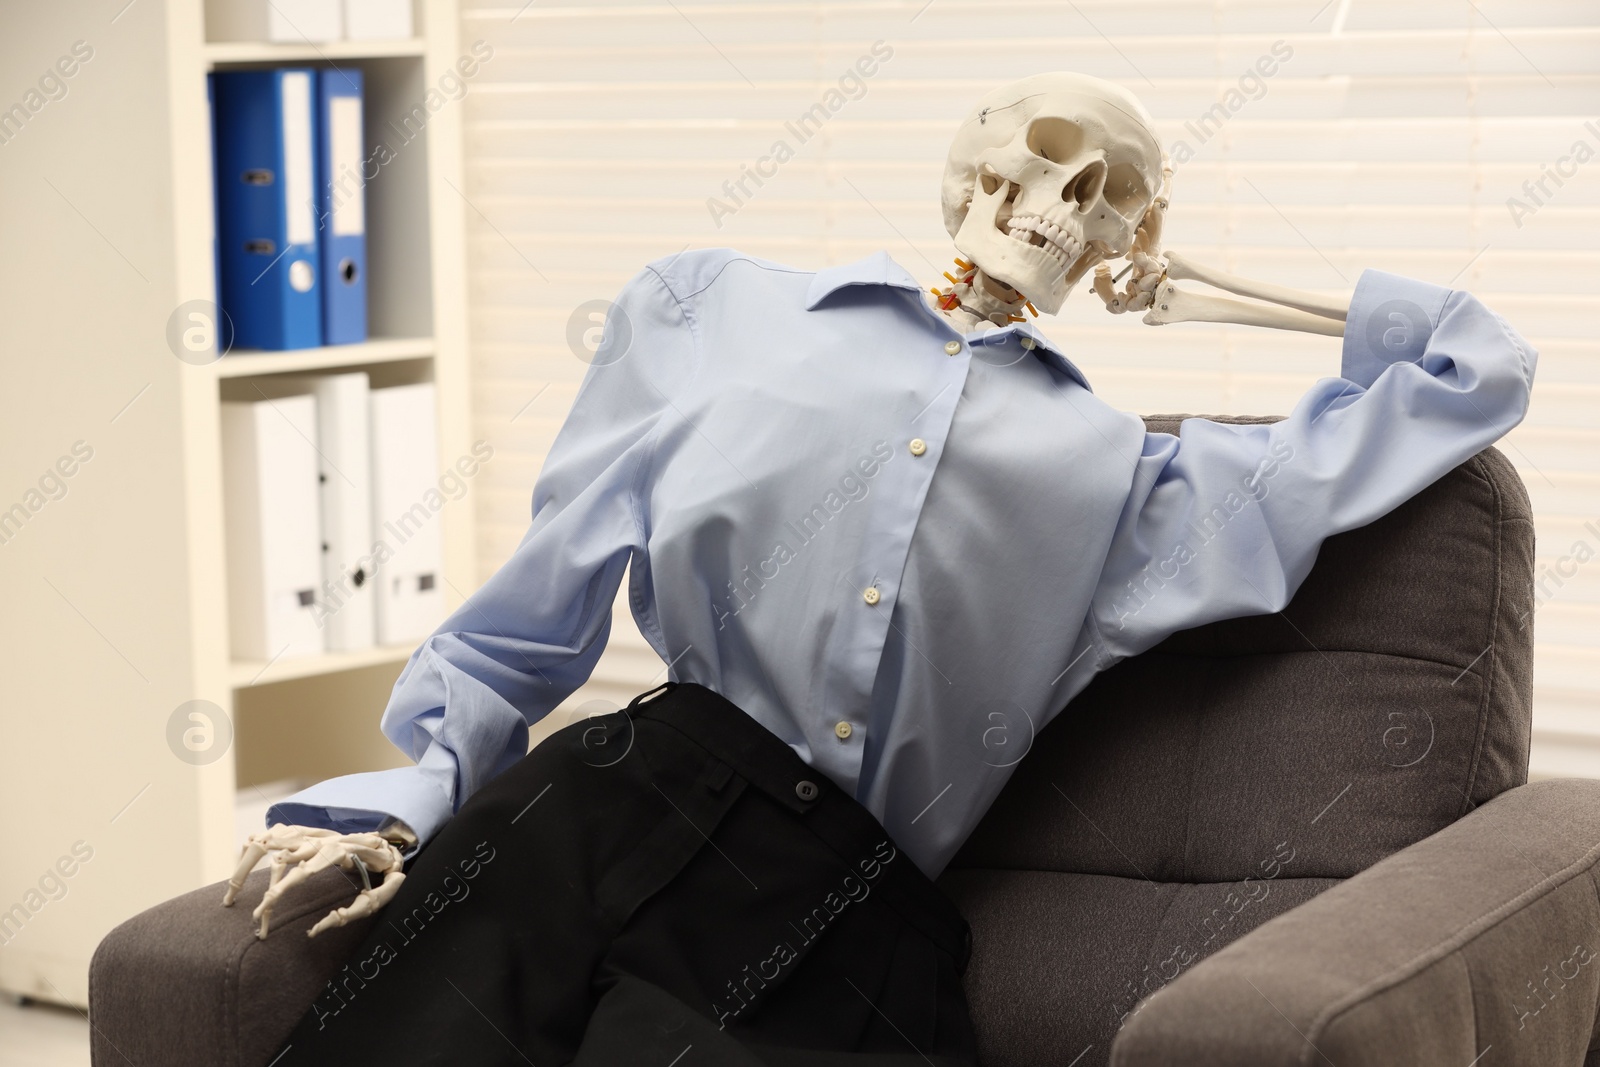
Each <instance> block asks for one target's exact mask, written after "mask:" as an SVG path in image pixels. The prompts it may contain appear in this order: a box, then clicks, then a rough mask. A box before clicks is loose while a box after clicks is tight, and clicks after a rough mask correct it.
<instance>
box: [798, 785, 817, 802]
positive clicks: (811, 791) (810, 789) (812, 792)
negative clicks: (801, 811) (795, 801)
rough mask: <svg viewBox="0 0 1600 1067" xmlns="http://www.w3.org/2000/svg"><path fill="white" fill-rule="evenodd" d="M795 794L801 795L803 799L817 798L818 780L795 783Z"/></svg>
mask: <svg viewBox="0 0 1600 1067" xmlns="http://www.w3.org/2000/svg"><path fill="white" fill-rule="evenodd" d="M794 795H795V796H797V797H799V798H800V799H801V800H815V799H817V783H816V782H799V783H797V784H796V785H795V787H794Z"/></svg>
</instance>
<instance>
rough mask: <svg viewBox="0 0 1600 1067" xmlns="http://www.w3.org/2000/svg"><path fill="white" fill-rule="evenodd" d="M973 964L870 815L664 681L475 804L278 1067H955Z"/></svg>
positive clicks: (719, 705) (566, 733) (764, 739)
mask: <svg viewBox="0 0 1600 1067" xmlns="http://www.w3.org/2000/svg"><path fill="white" fill-rule="evenodd" d="M654 692H655V691H653V693H654ZM969 950H970V935H969V933H968V929H967V924H966V922H965V920H963V919H962V918H961V916H960V914H959V913H958V912H957V911H956V909H955V907H954V906H953V905H952V904H951V903H950V901H949V900H948V899H947V898H946V897H945V896H944V895H943V894H942V893H941V892H940V891H939V890H938V889H937V888H936V887H935V886H934V885H933V883H932V882H930V881H929V880H928V878H927V877H926V876H925V875H923V873H922V872H921V871H920V870H918V869H917V867H916V866H915V865H914V864H912V862H911V860H910V859H909V858H908V857H906V856H905V855H904V854H902V853H901V852H900V851H899V850H898V849H897V848H896V847H895V845H894V842H893V841H891V840H890V839H889V837H888V835H887V834H886V833H885V832H884V830H883V828H882V826H881V825H880V824H879V823H878V821H877V820H876V819H875V818H874V817H873V816H872V815H871V813H869V812H868V811H867V810H866V809H865V808H863V807H862V806H861V805H860V804H858V803H857V802H856V801H855V800H854V799H853V798H851V797H849V796H848V795H846V794H845V793H844V792H843V791H842V790H840V789H839V788H838V787H837V786H835V785H834V784H833V783H832V782H831V781H829V780H828V779H827V778H825V777H823V776H822V775H820V774H817V773H816V772H814V771H812V770H811V769H810V768H809V767H807V766H806V764H805V762H804V761H803V760H801V759H800V758H799V757H798V756H797V755H795V753H794V752H793V750H792V749H790V748H789V747H788V746H787V745H785V744H784V743H783V742H781V741H780V740H779V739H778V738H777V737H775V736H774V735H773V734H772V733H771V732H769V731H768V730H767V729H766V728H764V727H763V726H761V725H760V724H759V723H757V722H756V721H755V720H753V719H751V718H750V717H749V716H748V715H746V714H744V712H742V711H740V710H739V708H737V707H735V706H734V705H733V704H731V703H729V702H728V701H726V700H724V699H723V698H722V697H720V696H718V695H717V694H715V693H713V692H712V691H711V690H709V689H705V688H704V687H701V686H697V685H689V684H682V685H678V684H670V683H669V685H668V686H666V687H664V691H660V693H659V695H652V694H645V695H644V696H643V697H641V698H639V699H637V700H635V701H634V702H633V704H631V705H629V707H628V708H627V709H625V710H623V711H620V712H617V713H615V714H612V715H607V716H603V717H599V718H594V719H588V720H584V721H580V722H577V723H574V724H572V725H570V726H568V727H566V728H565V729H563V730H560V731H558V732H557V733H555V734H553V735H551V736H550V737H549V738H548V739H546V740H545V741H544V742H543V743H542V744H540V745H539V746H538V747H536V748H535V749H534V750H533V752H531V753H530V754H529V755H528V756H527V758H525V759H524V760H522V761H521V762H520V763H518V764H517V765H516V766H515V767H513V768H512V769H510V770H508V771H506V772H505V773H504V774H502V775H500V776H499V777H498V778H496V779H494V780H493V781H492V782H490V783H489V784H488V785H487V786H485V787H484V788H483V789H481V790H480V791H479V792H478V793H477V794H476V795H475V796H473V797H472V798H471V799H470V800H469V801H468V802H467V803H466V804H464V805H463V806H462V808H461V810H460V811H459V812H458V813H457V814H456V816H455V817H454V818H453V819H451V820H450V822H449V823H447V824H446V825H445V827H444V828H443V829H442V830H441V831H440V832H439V834H438V835H437V836H436V837H435V838H434V840H433V841H431V842H430V843H429V844H428V845H427V846H426V847H425V848H423V849H422V850H421V852H420V853H419V854H418V855H417V857H416V858H415V860H414V861H413V862H412V864H411V868H410V870H409V871H408V872H407V876H406V881H405V884H404V885H403V886H402V887H401V890H400V892H399V894H398V895H397V896H396V897H395V899H394V901H392V902H391V903H390V904H389V906H388V907H387V908H385V909H384V910H383V912H381V913H380V915H379V918H378V921H377V923H376V925H375V926H374V928H373V929H372V931H371V932H370V934H369V936H368V937H367V939H366V941H365V942H364V943H363V944H362V945H361V947H360V948H359V949H358V950H357V951H356V952H355V954H354V955H353V956H352V957H351V960H350V963H349V964H347V965H346V966H345V968H344V969H343V970H341V971H340V972H339V973H338V974H337V975H335V977H334V979H333V980H332V981H331V982H330V983H329V984H328V987H327V989H326V990H325V991H324V993H323V995H322V996H321V997H320V998H318V1000H317V1002H316V1003H315V1004H314V1005H313V1006H312V1008H311V1010H310V1011H309V1012H308V1013H307V1014H306V1015H305V1017H304V1018H303V1019H301V1020H300V1022H299V1024H298V1026H297V1027H296V1029H295V1031H294V1032H293V1034H292V1035H291V1036H290V1038H289V1040H288V1042H287V1043H286V1045H285V1048H284V1051H283V1053H282V1056H281V1059H280V1060H278V1061H277V1062H276V1067H300V1065H309V1064H340V1065H348V1064H357V1063H361V1064H365V1063H384V1064H393V1065H409V1064H470V1065H480V1064H481V1065H507V1067H511V1065H524V1064H530V1063H531V1064H536V1065H537V1067H547V1065H553V1064H567V1063H574V1064H578V1065H583V1067H599V1065H609V1064H623V1063H627V1064H655V1065H657V1067H703V1065H724V1064H725V1065H730V1067H731V1065H739V1067H761V1065H799V1064H806V1065H816V1067H827V1065H834V1064H837V1065H840V1067H843V1065H846V1064H859V1065H861V1067H868V1065H872V1067H876V1065H880V1064H882V1065H885V1067H887V1065H891V1064H902V1063H903V1064H907V1065H910V1064H936V1065H938V1067H946V1065H967V1067H970V1065H974V1064H976V1062H977V1059H976V1051H975V1048H976V1046H975V1041H974V1037H973V1031H972V1024H971V1019H970V1017H969V1015H968V1012H967V1003H966V999H965V997H964V995H963V993H962V988H961V974H962V972H963V971H964V970H965V968H966V962H967V956H968V953H969Z"/></svg>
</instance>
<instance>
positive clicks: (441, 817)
mask: <svg viewBox="0 0 1600 1067" xmlns="http://www.w3.org/2000/svg"><path fill="white" fill-rule="evenodd" d="M452 810H453V809H452V808H451V804H450V799H449V798H448V797H446V796H445V795H444V793H443V792H442V791H441V790H440V789H439V787H438V786H437V785H435V784H434V782H433V781H432V780H431V779H430V778H428V777H427V776H426V775H425V774H424V773H422V772H421V769H420V768H418V767H397V768H395V769H394V770H388V771H370V772H367V773H365V774H347V775H344V776H343V777H340V778H330V779H328V780H327V781H326V782H319V783H317V784H316V785H314V786H311V787H309V788H307V789H302V790H301V791H300V792H298V793H295V794H294V795H293V796H289V797H285V798H284V799H283V800H280V801H278V803H276V804H274V805H272V807H270V808H268V809H267V825H268V826H271V825H273V824H274V823H280V822H281V823H286V824H287V825H290V826H315V827H319V828H321V829H325V830H333V831H334V832H336V833H341V834H366V833H376V832H377V830H378V829H379V828H380V827H381V826H382V825H383V824H384V823H385V822H387V821H388V820H389V819H390V818H391V817H392V818H395V819H399V820H400V821H401V822H403V823H405V824H406V825H407V826H409V827H410V828H411V830H412V832H413V833H415V834H416V835H417V842H418V846H419V847H420V846H421V845H423V844H426V843H427V842H428V840H429V839H430V838H432V837H433V835H434V834H435V833H437V832H438V830H439V828H440V827H441V826H443V825H444V824H445V822H446V821H447V820H448V819H449V818H450V816H451V814H452Z"/></svg>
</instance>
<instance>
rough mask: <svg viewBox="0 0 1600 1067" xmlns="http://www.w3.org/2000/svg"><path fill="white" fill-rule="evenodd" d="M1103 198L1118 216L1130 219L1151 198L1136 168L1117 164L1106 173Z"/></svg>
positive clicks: (1127, 164)
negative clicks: (1114, 209)
mask: <svg viewBox="0 0 1600 1067" xmlns="http://www.w3.org/2000/svg"><path fill="white" fill-rule="evenodd" d="M1105 198H1106V203H1108V204H1110V205H1111V206H1112V207H1113V208H1116V210H1117V213H1118V214H1120V215H1124V216H1129V217H1131V216H1132V213H1133V212H1135V211H1139V210H1141V209H1143V208H1144V206H1145V205H1146V204H1148V203H1149V202H1150V199H1151V196H1150V190H1149V187H1148V186H1146V185H1145V183H1144V175H1143V174H1140V173H1139V168H1138V167H1136V166H1134V165H1133V164H1132V163H1117V164H1115V165H1113V166H1112V168H1111V169H1110V170H1109V171H1107V172H1106V185H1105Z"/></svg>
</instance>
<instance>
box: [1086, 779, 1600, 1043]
mask: <svg viewBox="0 0 1600 1067" xmlns="http://www.w3.org/2000/svg"><path fill="white" fill-rule="evenodd" d="M1597 862H1600V781H1590V780H1585V779H1561V780H1553V781H1544V782H1536V783H1533V784H1530V785H1525V786H1522V787H1520V788H1517V789H1512V790H1509V791H1508V792H1506V793H1503V794H1501V795H1500V796H1498V797H1496V798H1495V799H1494V800H1492V801H1490V802H1489V803H1487V804H1485V805H1483V806H1482V807H1480V808H1478V809H1477V810H1475V811H1473V812H1472V813H1470V814H1469V815H1467V816H1466V817H1465V818H1463V819H1461V820H1460V821H1458V822H1456V823H1454V824H1453V825H1451V826H1449V827H1446V828H1445V829H1444V830H1441V831H1440V832H1439V833H1437V834H1434V835H1433V836H1432V837H1429V838H1427V839H1426V840H1423V841H1420V842H1418V843H1417V844H1415V845H1413V846H1411V847H1410V848H1407V849H1403V850H1401V851H1400V852H1398V853H1395V854H1394V855H1392V856H1390V857H1388V858H1387V859H1385V860H1383V861H1382V862H1380V863H1377V864H1375V865H1374V866H1372V867H1371V868H1369V869H1368V870H1366V871H1363V872H1362V873H1361V874H1359V875H1357V876H1356V877H1354V878H1352V879H1350V880H1349V881H1347V882H1344V883H1342V884H1341V885H1338V886H1335V887H1334V888H1332V889H1330V890H1328V891H1327V892H1326V893H1324V894H1322V895H1321V896H1319V897H1316V898H1315V899H1313V900H1311V901H1308V902H1307V903H1305V904H1302V905H1301V906H1300V907H1298V908H1295V909H1294V910H1293V911H1290V912H1287V913H1285V914H1283V915H1280V916H1278V917H1277V918H1276V919H1273V920H1272V921H1270V922H1268V923H1266V924H1264V925H1263V926H1261V927H1260V928H1259V929H1257V930H1254V931H1252V932H1251V933H1249V934H1247V935H1246V936H1244V937H1242V938H1240V939H1239V940H1238V941H1236V942H1234V943H1233V944H1232V945H1229V946H1228V947H1226V948H1224V949H1222V950H1221V951H1219V952H1218V953H1216V955H1214V956H1212V957H1210V958H1209V959H1207V960H1205V961H1203V962H1201V963H1199V964H1197V965H1196V966H1195V967H1194V969H1193V970H1191V971H1190V972H1189V973H1188V974H1185V975H1184V976H1182V977H1181V978H1179V979H1177V980H1176V981H1174V982H1173V983H1172V984H1171V985H1169V986H1167V987H1166V988H1164V989H1162V990H1159V991H1158V992H1156V993H1154V994H1152V995H1151V996H1150V997H1149V999H1147V1000H1146V1001H1145V1002H1144V1003H1143V1004H1142V1005H1141V1006H1140V1008H1139V1009H1138V1012H1137V1014H1136V1015H1135V1016H1134V1017H1133V1018H1132V1019H1130V1020H1129V1021H1128V1024H1127V1025H1126V1026H1125V1027H1124V1029H1123V1030H1122V1032H1121V1034H1119V1035H1118V1038H1117V1040H1116V1042H1115V1043H1114V1045H1113V1046H1112V1054H1111V1062H1112V1064H1113V1065H1115V1067H1155V1065H1157V1064H1162V1065H1166V1064H1174V1063H1182V1064H1185V1065H1187V1067H1212V1065H1215V1067H1266V1065H1269V1064H1270V1065H1273V1067H1278V1065H1289V1064H1295V1065H1302V1064H1303V1065H1313V1064H1315V1065H1327V1064H1334V1065H1337V1067H1361V1065H1366V1064H1393V1063H1404V1064H1408V1065H1412V1067H1432V1065H1435V1064H1437V1065H1440V1067H1468V1065H1469V1064H1480V1063H1481V1065H1482V1067H1492V1065H1495V1064H1541V1065H1551V1067H1555V1065H1570V1067H1580V1065H1583V1064H1585V1063H1586V1058H1585V1057H1586V1055H1587V1053H1588V1050H1589V1049H1590V1047H1591V1046H1592V1045H1594V1044H1595V1043H1596V1040H1595V1039H1596V1025H1595V1020H1596V1006H1597V1004H1600V897H1597V884H1600V877H1597V876H1600V872H1597V870H1596V864H1597ZM1491 1048H1492V1049H1493V1051H1492V1052H1489V1051H1488V1050H1489V1049H1491ZM1588 1062H1593V1063H1600V1055H1597V1057H1596V1058H1595V1059H1594V1060H1593V1061H1588Z"/></svg>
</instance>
